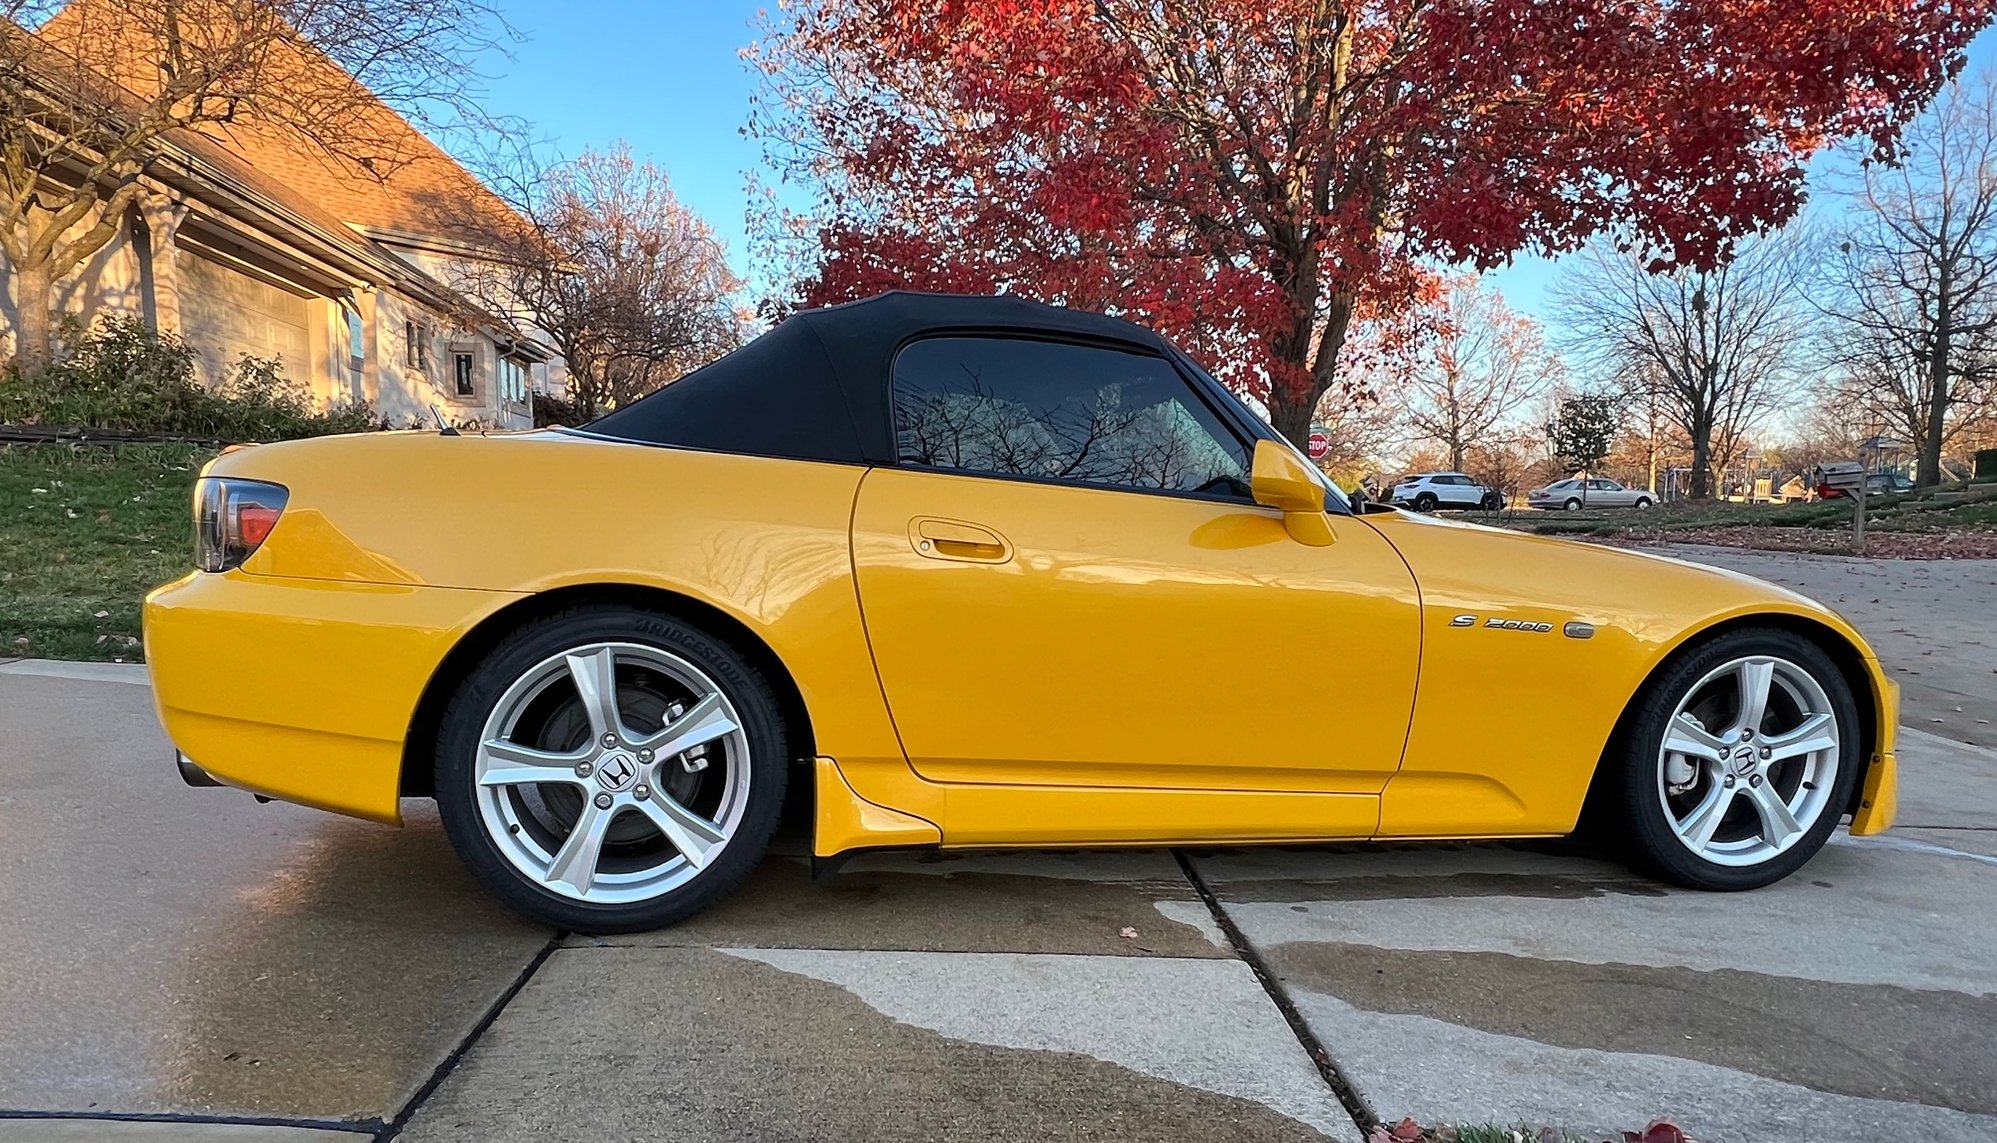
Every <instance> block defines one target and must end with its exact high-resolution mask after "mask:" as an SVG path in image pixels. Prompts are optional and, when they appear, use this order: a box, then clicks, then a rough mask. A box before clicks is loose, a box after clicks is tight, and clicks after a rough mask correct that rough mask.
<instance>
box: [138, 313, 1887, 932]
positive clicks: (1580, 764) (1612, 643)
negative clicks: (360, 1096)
mask: <svg viewBox="0 0 1997 1143" xmlns="http://www.w3.org/2000/svg"><path fill="white" fill-rule="evenodd" d="M194 500H195V503H194V511H195V514H196V517H197V533H198V539H197V545H196V548H197V550H196V562H197V564H198V566H199V569H200V570H198V571H196V572H194V573H192V574H190V575H188V576H187V577H186V578H185V579H182V580H179V581H178V582H175V583H172V584H169V585H167V586H165V587H162V588H160V589H159V590H157V591H155V592H154V593H153V594H152V596H151V597H150V598H149V599H148V600H147V604H146V611H145V629H146V652H147V656H148V658H149V659H150V660H151V664H152V673H153V681H154V685H155V693H156V695H157V699H158V703H159V709H160V714H161V717H162V719H163V720H164V722H165V725H166V728H167V731H168V733H169V735H170V736H171V737H172V739H173V741H174V743H175V745H176V746H177V748H178V749H179V751H180V755H181V757H180V759H179V764H180V769H181V773H182V775H183V777H185V778H187V779H188V780H189V781H192V782H197V783H208V782H220V783H222V784H225V785H229V786H235V787H239V788H242V789H246V790H250V791H254V792H256V793H258V794H262V795H265V796H267V797H271V798H282V799H285V800H288V801H294V802H302V803H304V804H306V805H311V806H318V807H321V808H324V809H328V810H334V811H338V812H340V813H346V814H353V815H357V816H359V817H364V818H371V819H374V820H377V821H381V822H391V823H393V822H397V821H399V820H400V813H399V809H398V806H399V799H402V798H409V797H427V798H435V799H436V801H437V804H438V807H439V814H440V816H441V818H442V820H443V824H444V828H445V830H446V831H447V832H448V834H449V836H450V839H451V842H452V844H453V845H454V846H455V847H456V849H457V851H458V853H459V854H460V855H461V856H462V857H463V859H464V861H465V863H466V864H467V865H469V866H470V868H471V869H472V870H473V872H474V873H476V875H477V876H478V877H479V878H480V879H481V880H483V882H484V883H485V884H486V885H487V886H489V887H490V888H491V890H492V891H493V892H494V893H496V894H498V895H499V896H500V897H502V898H504V899H505V900H506V901H507V902H509V903H510V904H512V905H513V906H514V907H515V908H517V909H519V910H520V911H521V912H523V913H526V914H528V915H530V916H533V917H536V918H539V919H541V920H544V921H547V922H549V923H552V924H555V925H559V926H562V927H565V928H570V929H576V930H581V931H596V932H602V931H616V930H631V929H640V928H646V927H652V926H658V925H664V924H668V923H671V922H673V921H675V920H677V919H679V918H682V917H685V916H687V915H688V914H690V913H692V912H693V911H695V910H698V909H700V908H702V907H704V906H706V905H708V904H710V903H712V902H713V901H715V900H716V899H717V898H718V897H720V896H721V895H722V894H724V893H726V892H727V891H728V890H729V889H730V888H732V887H733V886H735V885H737V884H738V883H739V882H741V880H742V879H743V878H744V877H745V876H746V875H747V874H748V873H749V871H750V870H751V869H752V868H753V867H754V866H755V865H756V863H757V862H758V861H759V860H761V858H762V856H763V854H764V851H765V849H766V848H767V846H768V845H769V843H770V839H771V835H772V833H773V831H774V830H775V829H776V826H777V822H778V814H779V810H780V809H781V808H782V807H783V804H784V802H785V800H786V799H792V800H793V802H794V804H795V803H799V802H801V803H802V805H799V806H797V809H796V812H797V813H798V815H799V816H800V817H803V818H807V819H808V820H809V821H810V822H811V823H812V838H811V844H812V852H813V854H814V855H815V859H832V858H836V857H837V856H838V855H840V854H843V853H848V852H851V851H854V850H861V849H872V848H882V847H923V846H979V847H987V846H1119V845H1161V844H1163V845H1172V844H1181V843H1186V844H1202V845H1207V844H1223V845H1243V844H1256V843H1278V842H1282V843H1295V842H1317V841H1354V840H1367V839H1377V840H1389V839H1407V838H1519V837H1554V836H1559V835H1563V834H1567V833H1570V832H1573V831H1574V830H1575V829H1576V828H1577V825H1578V824H1580V823H1582V822H1584V821H1585V822H1586V823H1588V824H1589V826H1590V832H1592V833H1597V834H1599V836H1601V837H1603V838H1605V839H1608V840H1609V841H1611V842H1614V843H1617V844H1619V845H1621V846H1622V847H1624V848H1625V849H1626V850H1627V852H1628V853H1629V855H1630V857H1631V858H1632V859H1633V860H1634V861H1636V862H1637V863H1639V864H1640V865H1641V866H1642V867H1644V868H1646V869H1648V870H1650V871H1652V872H1653V873H1655V874H1656V875H1658V876H1661V877H1664V878H1667V879H1669V880H1672V881H1675V882H1678V883H1681V884H1684V885H1688V886H1694V887H1699V888H1706V889H1746V888H1751V887H1754V886H1759V885H1765V884H1767V883H1769V882H1772V881H1775V880H1777V879H1779V878H1781V877H1784V876H1786V875H1788V874H1789V873H1792V872H1794V871H1795V870H1796V869H1797V868H1798V867H1800V866H1801V865H1802V864H1803V863H1804V862H1805V861H1807V860H1808V859H1809V858H1810V856H1811V855H1812V854H1814V853H1815V852H1816V851H1817V850H1818V849H1819V848H1820V847H1822V846H1823V844H1824V842H1825V840H1826V838H1827V837H1828V836H1829V834H1830V833H1831V831H1832V830H1834V829H1836V828H1837V827H1838V826H1839V824H1840V822H1841V821H1842V820H1843V819H1844V818H1846V817H1847V816H1849V817H1850V819H1851V830H1852V832H1854V833H1872V832H1876V831H1878V830H1882V829H1885V828H1886V827H1887V825H1888V824H1890V821H1891V818H1892V814H1893V801H1894V788H1895V787H1894V780H1895V779H1894V758H1893V739H1894V727H1895V723H1896V715H1897V706H1898V702H1899V695H1898V690H1897V688H1896V687H1895V685H1894V684H1893V683H1892V682H1891V681H1889V680H1888V679H1887V677H1886V676H1885V674H1884V673H1882V671H1881V669H1880V666H1879V663H1878V662H1877V660H1876V659H1875V658H1874V656H1873V653H1872V651H1871V650H1870V649H1869V648H1868V647H1867V646H1866V644H1865V641H1864V640H1863V639H1861V638H1860V637H1859V635H1858V633H1857V632H1856V631H1854V630H1853V629H1852V627H1851V626H1850V625H1849V624H1848V623H1846V622H1845V621H1844V620H1843V619H1841V618H1839V617H1838V616H1837V615H1835V614H1834V613H1832V612H1830V611H1828V610H1826V609H1825V608H1823V607H1821V606H1819V605H1817V604H1816V603H1813V602H1811V601H1810V600H1808V599H1804V598H1802V597H1800V596H1797V595H1793V594H1791V593H1789V592H1787V591H1783V590H1781V589H1779V588H1776V587H1773V586H1770V585H1769V584H1766V583H1762V582H1759V581H1757V580H1753V579H1749V578H1745V577H1742V576H1738V575H1730V574H1727V573H1724V572H1719V571H1712V570H1708V569H1705V568H1698V567H1693V566H1689V565H1686V564H1681V563H1676V562H1672V561H1669V560H1664V559H1657V558H1651V557H1646V556H1642V555H1636V554H1632V553H1629V552H1623V551H1616V550H1612V549H1609V548H1605V547H1598V546H1593V545H1586V544H1577V543H1567V542H1563V541H1558V540H1552V539H1546V538H1541V537H1536V536H1527V535H1521V534H1515V533H1511V532H1505V531H1498V530H1493V529H1490V528H1485V527H1479V526H1474V525H1469V524H1460V523H1453V522H1445V521H1441V520H1437V519H1434V518H1432V517H1429V516H1425V515H1415V514H1407V513H1402V512H1399V511H1396V510H1392V509H1381V508H1377V507H1376V508H1373V509H1370V510H1365V511H1361V510H1358V509H1355V508H1354V507H1353V506H1351V505H1349V504H1348V503H1347V502H1346V500H1345V499H1344V498H1343V497H1342V496H1341V495H1340V494H1339V492H1338V490H1337V489H1336V488H1334V487H1332V486H1331V484H1330V482H1329V481H1327V480H1325V479H1324V478H1323V477H1322V476H1321V475H1320V474H1319V473H1318V472H1317V470H1316V469H1315V468H1313V467H1312V466H1311V464H1310V463H1309V462H1308V461H1306V460H1305V459H1304V458H1303V457H1302V456H1300V455H1299V454H1298V453H1297V452H1296V451H1295V450H1294V449H1293V448H1291V447H1290V446H1289V445H1288V444H1286V443H1285V442H1284V441H1283V440H1281V439H1280V438H1279V437H1278V436H1277V435H1276V434H1275V433H1274V432H1273V431H1271V430H1270V428H1269V426H1268V425H1266V424H1264V423H1263V422H1262V421H1261V420H1260V419H1258V418H1257V417H1256V416H1255V415H1254V414H1253V413H1252V412H1251V411H1250V410H1249V408H1247V407H1246V406H1245V405H1243V404H1242V403H1241V402H1240V401H1239V400H1237V399H1236V398H1235V397H1234V396H1233V395H1231V394H1230V393H1229V392H1228V391H1227V390H1226V389H1225V388H1223V387H1222V386H1221V385H1220V384H1218V383H1217V382H1216V381H1215V380H1214V379H1213V378H1212V377H1211V376H1209V375H1208V374H1207V373H1206V372H1204V371H1203V370H1202V369H1201V368H1200V367H1199V366H1198V365H1197V364H1195V363H1194V362H1193V361H1192V360H1190V359H1189V358H1188V357H1187V356H1186V355H1184V354H1182V353H1180V352H1178V351H1177V350H1175V349H1174V348H1173V347H1172V346H1171V345H1170V344H1168V343H1167V342H1166V341H1164V340H1163V339H1161V338H1159V337H1158V336H1156V335H1155V334H1153V333H1151V332H1149V331H1147V330H1144V329H1141V328H1139V327H1137V326H1134V325H1131V324H1128V323H1126V322H1122V321H1117V320H1113V319H1110V318H1106V317H1102V316H1098V315H1094V314H1087V313H1081V312H1075V311H1070V310H1063V309H1057V308H1050V307H1046V306H1040V305H1036V304H1032V303H1028V302H1024V301H1019V300H1012V299H1002V298H972V297H955V296H938V295H919V294H888V295H883V296H881V297H878V298H874V299H872V300H869V301H864V302H856V303H853V304H851V305H845V306H839V307H835V308H831V309H823V310H815V311H810V312H806V313H801V314H799V315H797V316H795V317H792V318H791V319H789V320H788V321H785V322H784V323H783V324H781V325H779V326H777V327H776V328H775V329H773V330H771V331H770V332H768V333H766V334H765V335H763V336H762V337H761V338H759V339H757V340H755V341H753V342H751V343H750V344H749V345H747V346H745V347H744V348H742V349H740V350H737V351H736V352H735V353H733V354H731V355H729V356H727V357H725V358H723V359H721V360H720V361H717V362H715V363H714V364H712V365H709V366H708V367H706V368H705V369H702V370H700V371H698V372H696V373H693V374H691V375H689V376H688V377H686V378H684V379H683V380H681V381H679V382H678V383H676V384H673V385H671V386H669V387H667V388H665V389H664V390H661V391H660V392H658V393H655V394H653V395H652V396H649V397H646V398H645V399H643V400H640V401H637V402H634V403H632V404H630V405H627V406H625V407H623V408H621V409H618V410H617V411H615V412H613V413H611V414H609V415H608V416H605V417H603V418H602V419H600V420H598V421H596V422H594V423H593V424H590V425H588V426H587V427H585V428H582V429H574V430H549V431H540V432H531V433H522V434H514V435H502V436H471V435H447V434H430V433H382V434H371V435H366V436H355V437H335V438H326V439H320V440H311V441H298V442H293V443H289V444H280V445H269V446H262V447H256V448H246V449H240V450H236V451H232V452H229V453H227V454H225V455H224V456H222V457H220V458H219V459H217V460H216V461H215V462H214V463H213V464H211V465H210V466H209V467H208V469H207V470H206V472H205V474H204V475H203V476H202V477H201V479H200V481H199V483H198V485H197V487H196V491H195V497H194ZM1550 678H1551V679H1559V680H1561V686H1560V690H1561V694H1562V696H1563V697H1562V701H1561V702H1560V703H1559V704H1557V705H1548V704H1546V703H1544V702H1541V701H1538V699H1537V698H1535V697H1534V696H1533V695H1532V694H1529V693H1528V690H1527V688H1528V684H1529V683H1530V682H1532V681H1534V680H1545V679H1550Z"/></svg>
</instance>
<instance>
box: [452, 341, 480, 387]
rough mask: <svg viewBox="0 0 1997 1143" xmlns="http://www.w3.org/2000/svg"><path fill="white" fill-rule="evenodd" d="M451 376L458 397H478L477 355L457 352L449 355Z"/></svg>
mask: <svg viewBox="0 0 1997 1143" xmlns="http://www.w3.org/2000/svg"><path fill="white" fill-rule="evenodd" d="M451 375H452V376H453V377H454V378H455V379H456V381H457V394H458V396H460V397H475V396H477V395H478V354H476V353H466V352H458V353H453V354H451Z"/></svg>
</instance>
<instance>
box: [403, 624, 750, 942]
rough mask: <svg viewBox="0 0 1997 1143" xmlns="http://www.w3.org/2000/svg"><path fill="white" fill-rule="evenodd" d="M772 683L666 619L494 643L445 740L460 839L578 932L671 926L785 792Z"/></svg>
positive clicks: (466, 850)
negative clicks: (493, 648) (496, 647)
mask: <svg viewBox="0 0 1997 1143" xmlns="http://www.w3.org/2000/svg"><path fill="white" fill-rule="evenodd" d="M782 743H783V728H782V725H781V722H780V720H779V717H778V713H777V706H776V703H775V701H774V698H773V696H772V695H771V693H770V690H769V687H768V685H767V682H766V681H765V680H763V679H762V677H761V676H760V675H759V674H757V673H756V672H755V670H754V668H753V667H751V666H750V665H749V664H748V663H747V662H746V661H745V660H743V659H742V657H741V656H740V655H739V654H738V653H737V652H736V651H735V650H734V649H733V648H731V647H729V646H728V645H727V644H726V643H723V642H721V641H719V640H716V639H713V638H711V637H709V636H707V635H706V634H705V633H702V632H699V631H697V630H696V629H694V628H691V627H688V626H686V625H684V624H681V623H679V622H677V621H675V620H672V619H670V618H667V617H664V616H658V615H651V614H648V613H644V612H633V611H628V610H625V609H621V608H592V609H588V610H584V611H578V612H570V613H565V614H564V615H562V616H558V617H555V619H553V620H552V621H545V622H543V623H540V624H536V625H533V626H531V627H529V628H527V629H525V630H524V631H523V632H521V633H519V634H517V635H515V636H514V637H513V638H511V639H509V640H508V641H507V642H506V643H504V644H502V645H501V647H500V648H498V649H497V650H495V651H494V652H493V654H492V655H491V656H490V657H489V658H488V659H487V660H486V662H485V663H484V664H483V665H482V666H481V667H480V668H479V669H478V670H476V671H474V672H473V673H472V675H471V676H470V677H469V678H468V679H467V680H466V681H465V683H464V685H463V686H462V687H461V688H460V691H459V694H458V696H457V699H456V700H454V702H453V703H452V707H451V709H450V710H449V712H447V714H446V716H445V719H444V726H443V730H442V733H441V734H440V736H439V748H438V758H437V798H438V803H439V807H440V810H441V812H442V814H443V816H444V821H445V825H446V827H447V829H449V830H450V833H451V839H452V842H453V843H454V844H455V845H456V846H457V847H458V849H459V852H460V853H461V854H463V855H464V856H465V859H466V861H467V863H468V864H469V865H471V867H472V869H473V871H474V872H476V873H477V874H478V875H479V876H480V877H481V878H482V879H484V880H485V881H486V882H487V884H489V885H491V886H492V887H493V888H494V889H495V890H496V891H498V892H499V893H500V895H501V896H502V897H505V898H506V899H507V900H508V901H509V903H511V904H513V905H514V906H515V907H516V908H518V909H520V910H521V911H522V912H524V913H527V914H529V915H530V916H534V917H536V918H538V919H542V920H546V921H549V922H550V923H553V924H557V925H560V926H562V927H565V928H572V929H582V930H586V931H615V930H622V929H636V928H650V927H655V926H657V925H661V924H666V923H670V922H671V921H672V920H675V919H677V918H678V917H681V916H684V915H686V914H687V913H690V912H692V911H693V910H694V909H697V908H699V907H702V906H703V905H705V904H706V903H707V902H708V901H711V900H712V899H713V898H714V897H715V896H718V895H719V893H720V892H722V891H725V890H726V889H728V888H730V887H732V885H733V884H734V883H735V882H736V881H739V880H740V878H741V876H742V875H743V874H746V872H747V871H748V869H749V868H751V867H753V865H754V863H755V862H756V860H757V859H759V858H760V857H761V855H762V851H763V849H764V848H765V847H766V846H767V844H768V841H769V835H770V832H771V831H772V829H773V828H774V825H775V817H776V808H777V803H778V802H780V801H781V799H782V796H783V785H784V770H783V759H784V750H783V745H782Z"/></svg>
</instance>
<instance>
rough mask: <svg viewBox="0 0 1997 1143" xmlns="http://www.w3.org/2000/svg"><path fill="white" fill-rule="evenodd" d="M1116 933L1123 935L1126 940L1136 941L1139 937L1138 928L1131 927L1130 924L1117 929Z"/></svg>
mask: <svg viewBox="0 0 1997 1143" xmlns="http://www.w3.org/2000/svg"><path fill="white" fill-rule="evenodd" d="M1116 935H1117V936H1119V937H1122V938H1123V939H1124V940H1126V941H1134V940H1136V939H1137V930H1136V929H1133V928H1131V927H1130V926H1129V925H1125V926H1124V927H1122V928H1121V929H1118V930H1117V931H1116Z"/></svg>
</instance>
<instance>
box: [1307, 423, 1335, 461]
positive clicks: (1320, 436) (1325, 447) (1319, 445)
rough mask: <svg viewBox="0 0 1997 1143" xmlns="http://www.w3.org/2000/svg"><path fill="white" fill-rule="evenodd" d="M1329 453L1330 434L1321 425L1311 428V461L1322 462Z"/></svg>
mask: <svg viewBox="0 0 1997 1143" xmlns="http://www.w3.org/2000/svg"><path fill="white" fill-rule="evenodd" d="M1330 451H1331V434H1330V433H1329V432H1327V431H1325V429H1324V427H1323V426H1322V425H1312V426H1311V459H1312V460H1323V459H1324V457H1325V454H1326V453H1328V452H1330Z"/></svg>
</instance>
